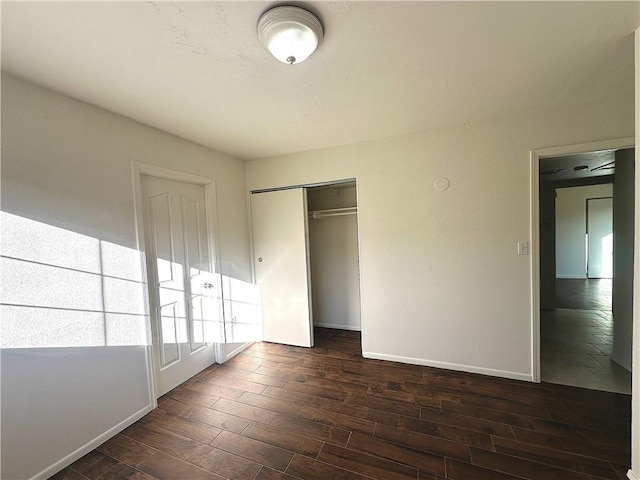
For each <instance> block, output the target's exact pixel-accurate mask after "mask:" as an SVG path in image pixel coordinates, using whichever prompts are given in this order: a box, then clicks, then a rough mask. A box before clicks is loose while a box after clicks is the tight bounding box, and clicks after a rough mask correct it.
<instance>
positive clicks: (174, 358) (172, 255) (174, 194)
mask: <svg viewBox="0 0 640 480" xmlns="http://www.w3.org/2000/svg"><path fill="white" fill-rule="evenodd" d="M140 184H141V192H142V210H143V221H144V236H145V250H146V260H147V275H148V282H149V303H150V306H151V331H152V341H153V352H154V368H155V374H154V378H155V383H156V396H158V397H159V396H161V395H164V394H165V393H166V392H168V391H169V390H171V389H172V388H174V387H176V386H178V385H179V384H181V383H182V382H184V381H185V380H187V379H188V378H190V377H192V376H193V375H195V374H196V373H198V372H199V371H201V370H203V369H204V368H206V367H208V366H209V365H211V364H212V363H214V361H215V355H214V347H213V342H214V341H215V340H216V338H217V336H218V335H217V333H218V331H219V330H220V320H221V282H220V279H219V276H218V275H216V274H215V273H214V269H213V265H214V262H213V258H211V257H212V255H211V254H210V242H209V239H210V238H211V237H210V235H211V233H212V232H209V231H208V226H207V215H206V204H205V193H204V187H203V186H202V185H196V184H191V183H187V182H182V181H176V180H169V179H165V178H158V177H152V176H149V175H141V177H140Z"/></svg>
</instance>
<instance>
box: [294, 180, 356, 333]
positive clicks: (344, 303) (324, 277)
mask: <svg viewBox="0 0 640 480" xmlns="http://www.w3.org/2000/svg"><path fill="white" fill-rule="evenodd" d="M307 204H308V209H309V214H310V216H309V253H310V259H311V291H312V307H313V324H314V326H317V327H326V328H337V329H342V330H357V331H360V329H361V328H360V280H359V266H358V221H357V214H356V213H355V212H352V213H350V214H342V215H332V213H337V212H340V210H339V209H344V208H352V207H357V197H356V185H355V182H354V183H349V184H341V185H332V186H322V187H312V188H308V189H307ZM327 210H328V211H329V212H326V213H328V214H329V215H322V216H320V215H317V217H318V218H314V216H313V215H312V214H313V212H318V211H327ZM332 210H335V212H331V211H332ZM340 213H343V212H340Z"/></svg>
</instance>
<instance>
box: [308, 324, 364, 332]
mask: <svg viewBox="0 0 640 480" xmlns="http://www.w3.org/2000/svg"><path fill="white" fill-rule="evenodd" d="M313 326H314V327H320V328H334V329H336V330H352V331H354V332H359V331H360V330H362V328H360V326H359V325H358V326H357V327H354V326H353V325H336V324H334V323H314V324H313Z"/></svg>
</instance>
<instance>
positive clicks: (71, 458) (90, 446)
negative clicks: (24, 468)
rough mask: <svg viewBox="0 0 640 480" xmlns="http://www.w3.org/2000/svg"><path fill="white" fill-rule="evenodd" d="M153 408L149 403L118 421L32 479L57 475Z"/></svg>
mask: <svg viewBox="0 0 640 480" xmlns="http://www.w3.org/2000/svg"><path fill="white" fill-rule="evenodd" d="M153 409H154V407H153V406H152V405H147V406H146V407H144V408H142V409H141V410H138V411H137V412H136V413H134V414H133V415H131V416H130V417H128V418H126V419H125V420H123V421H122V422H120V423H118V424H117V425H115V426H114V427H111V428H110V429H109V430H107V431H106V432H104V433H102V434H100V435H98V436H97V437H96V438H94V439H93V440H91V441H90V442H88V443H86V444H84V445H83V446H82V447H80V448H78V449H77V450H75V451H74V452H72V453H70V454H69V455H67V456H66V457H64V458H63V459H61V460H58V461H57V462H56V463H54V464H53V465H51V466H50V467H47V468H45V469H44V470H43V471H41V472H40V473H38V474H36V475H34V476H33V477H32V480H35V479H47V478H49V477H51V476H53V475H55V474H56V473H58V472H59V471H60V470H62V469H63V468H65V467H68V466H69V465H71V464H72V463H73V462H75V461H76V460H78V459H79V458H82V457H84V456H85V455H86V454H87V453H89V452H90V451H91V450H94V449H95V448H97V447H99V446H100V445H102V444H103V443H104V442H106V441H107V440H109V439H110V438H111V437H113V436H115V435H116V434H118V433H120V432H121V431H122V430H124V429H125V428H127V427H129V426H131V425H133V424H134V423H135V422H137V421H138V420H140V419H141V418H142V417H144V416H145V415H146V414H147V413H149V412H150V411H151V410H153Z"/></svg>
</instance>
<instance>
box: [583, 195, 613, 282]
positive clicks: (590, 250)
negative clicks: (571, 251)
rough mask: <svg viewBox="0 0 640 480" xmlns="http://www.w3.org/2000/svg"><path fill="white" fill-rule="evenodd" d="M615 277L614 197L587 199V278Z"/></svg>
mask: <svg viewBox="0 0 640 480" xmlns="http://www.w3.org/2000/svg"><path fill="white" fill-rule="evenodd" d="M612 277H613V198H611V197H607V198H589V199H587V278H612Z"/></svg>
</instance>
